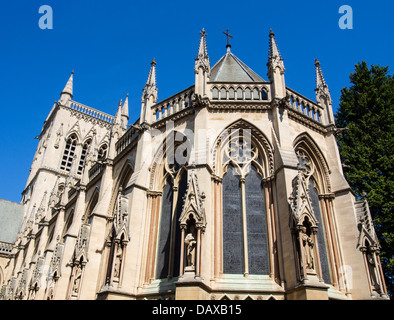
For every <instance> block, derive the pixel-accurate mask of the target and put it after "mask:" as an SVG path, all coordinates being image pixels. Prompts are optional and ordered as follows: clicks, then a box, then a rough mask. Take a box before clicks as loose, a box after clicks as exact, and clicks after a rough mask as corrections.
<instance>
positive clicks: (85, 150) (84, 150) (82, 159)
mask: <svg viewBox="0 0 394 320" xmlns="http://www.w3.org/2000/svg"><path fill="white" fill-rule="evenodd" d="M91 142H92V140H91V139H89V140H86V142H85V143H84V144H83V147H82V152H81V157H80V159H79V165H78V174H81V173H82V169H83V166H84V165H85V159H86V155H87V153H88V151H89V147H90V144H91Z"/></svg>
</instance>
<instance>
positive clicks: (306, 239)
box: [301, 226, 314, 271]
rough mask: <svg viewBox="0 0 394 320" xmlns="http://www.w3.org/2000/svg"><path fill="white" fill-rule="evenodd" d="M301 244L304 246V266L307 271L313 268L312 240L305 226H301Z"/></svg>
mask: <svg viewBox="0 0 394 320" xmlns="http://www.w3.org/2000/svg"><path fill="white" fill-rule="evenodd" d="M301 236H302V245H303V247H304V256H305V267H306V269H307V271H312V270H314V259H313V247H314V242H313V239H312V237H311V236H310V234H308V232H307V228H306V227H305V226H303V227H301Z"/></svg>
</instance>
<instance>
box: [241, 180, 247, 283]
mask: <svg viewBox="0 0 394 320" xmlns="http://www.w3.org/2000/svg"><path fill="white" fill-rule="evenodd" d="M240 183H241V208H242V231H243V247H244V276H248V275H249V255H248V226H247V220H246V195H245V178H244V177H241V178H240Z"/></svg>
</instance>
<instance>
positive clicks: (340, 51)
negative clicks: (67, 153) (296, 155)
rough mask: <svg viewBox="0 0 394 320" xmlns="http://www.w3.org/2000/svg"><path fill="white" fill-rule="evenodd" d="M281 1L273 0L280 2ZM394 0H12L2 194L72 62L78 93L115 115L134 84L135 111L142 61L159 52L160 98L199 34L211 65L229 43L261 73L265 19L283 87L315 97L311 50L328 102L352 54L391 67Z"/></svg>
mask: <svg viewBox="0 0 394 320" xmlns="http://www.w3.org/2000/svg"><path fill="white" fill-rule="evenodd" d="M345 4H346V5H350V6H351V7H352V8H353V24H354V25H353V30H341V29H340V28H339V26H338V20H339V18H340V17H341V14H339V13H338V9H339V7H340V6H341V5H345ZM41 5H50V6H51V7H52V9H53V14H54V16H53V30H41V29H40V28H39V26H38V21H39V19H40V17H41V15H40V14H39V13H38V9H39V7H40V6H41ZM277 5H278V6H277ZM393 12H394V2H393V1H392V0H386V1H383V0H375V1H361V0H358V1H354V0H353V1H349V0H346V1H345V0H343V1H336V0H334V1H333V0H330V1H302V0H301V1H287V0H282V1H280V2H279V1H262V0H259V1H249V0H244V1H233V0H227V1H223V0H222V1H213V0H212V1H203V0H200V1H187V0H183V1H178V0H176V1H173V0H166V1H164V0H160V1H157V0H151V1H133V0H127V1H126V0H123V1H121V0H112V1H101V0H94V1H93V0H91V1H86V0H85V1H84V0H80V1H75V0H67V1H66V0H64V1H61V0H56V1H55V0H45V1H44V0H40V1H37V0H24V1H21V0H13V1H2V3H1V10H0V43H1V50H0V94H1V120H0V121H1V123H0V134H1V139H0V150H1V157H0V199H6V200H10V201H16V202H19V201H20V199H21V192H22V190H23V189H24V187H25V183H26V180H27V177H28V173H29V169H30V165H31V162H32V159H33V156H34V153H35V149H36V147H37V143H38V140H35V139H34V138H35V137H36V136H37V135H39V134H40V131H41V128H42V125H43V122H44V120H45V119H46V117H47V115H48V113H49V111H50V109H51V107H52V105H53V102H54V101H55V100H57V99H58V98H59V94H60V92H61V90H62V89H63V88H64V86H65V84H66V81H67V79H68V77H69V76H70V72H71V71H72V70H75V75H74V100H76V101H78V102H80V103H83V104H86V105H89V106H91V107H93V108H96V109H99V110H101V111H104V112H107V113H110V114H113V115H114V114H115V111H116V107H117V103H118V101H119V100H120V99H124V98H125V96H126V94H127V93H129V94H130V103H131V110H130V118H131V119H130V121H131V122H133V121H135V120H136V119H137V118H138V117H139V112H140V99H141V93H142V88H143V87H144V84H145V81H146V79H147V75H148V70H149V66H150V62H151V60H152V58H153V57H155V58H156V61H157V82H158V88H159V100H162V99H164V98H166V97H168V96H170V95H172V94H174V93H176V92H178V91H180V90H182V89H184V88H187V87H189V86H190V85H192V84H193V82H194V71H193V67H194V58H195V56H196V54H197V48H198V40H199V36H200V34H199V32H200V31H201V29H202V28H205V30H206V32H207V34H208V35H207V43H208V53H209V56H210V61H211V64H212V65H213V64H214V63H215V62H216V61H217V60H218V59H219V58H220V57H221V56H222V55H223V54H224V53H225V50H226V48H225V45H226V37H225V36H224V35H223V34H222V31H223V30H226V29H227V28H228V29H229V30H230V33H231V34H232V35H233V36H234V39H232V41H231V44H232V52H233V53H234V54H235V55H237V56H238V57H239V58H240V59H241V60H242V61H243V62H245V63H246V64H247V65H248V66H249V67H251V68H252V69H253V70H254V71H256V72H257V73H258V74H259V75H260V76H262V77H263V78H265V79H267V75H266V74H267V70H266V63H267V55H268V34H269V30H270V28H272V29H273V30H274V32H275V34H276V40H277V42H278V45H279V49H280V51H281V54H282V56H283V58H284V63H285V67H286V85H287V86H289V87H290V88H292V89H294V90H296V91H298V92H300V93H301V94H303V95H305V96H307V97H308V98H311V99H314V98H315V97H314V86H315V70H314V59H315V58H318V59H319V60H320V62H321V65H322V68H323V72H324V75H325V78H326V81H327V83H328V85H329V88H330V90H331V94H332V98H333V103H334V109H335V108H336V107H337V106H338V103H339V97H340V90H341V88H343V87H345V86H348V85H349V77H348V76H349V74H350V73H351V72H352V71H353V70H354V65H355V64H356V63H357V62H358V61H362V60H365V61H366V62H367V63H368V64H369V65H370V64H379V65H384V66H390V67H391V68H390V72H391V73H392V72H393V65H394V55H393V52H394V43H393V31H394V22H393V21H394V19H393V17H392V15H393Z"/></svg>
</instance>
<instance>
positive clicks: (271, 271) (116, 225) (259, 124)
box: [0, 30, 387, 300]
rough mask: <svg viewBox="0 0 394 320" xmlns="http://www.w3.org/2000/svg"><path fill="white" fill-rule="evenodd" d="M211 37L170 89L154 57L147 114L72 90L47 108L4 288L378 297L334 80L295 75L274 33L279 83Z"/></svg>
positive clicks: (112, 295)
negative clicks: (293, 81)
mask: <svg viewBox="0 0 394 320" xmlns="http://www.w3.org/2000/svg"><path fill="white" fill-rule="evenodd" d="M226 49H227V51H226V53H225V54H224V56H223V57H222V58H221V59H220V60H219V61H218V62H217V63H216V64H214V65H213V66H211V63H210V60H209V56H208V51H207V43H206V33H205V31H204V30H203V31H202V32H201V37H200V42H199V45H198V53H197V57H196V58H195V69H194V73H195V83H194V84H193V85H192V86H189V87H187V88H185V89H184V90H183V91H181V92H179V93H177V94H175V95H173V96H171V97H168V98H167V99H165V100H162V101H160V102H159V101H158V88H157V85H156V62H155V60H153V61H152V63H151V67H150V71H149V75H148V80H147V82H146V84H145V87H144V89H143V95H142V99H141V115H140V118H139V119H138V120H137V121H136V122H135V123H133V124H131V125H129V124H128V122H129V102H128V97H126V99H125V101H124V102H123V101H121V102H120V103H119V106H118V108H117V112H116V115H115V116H111V115H108V114H105V113H103V112H101V111H98V110H96V109H93V108H91V107H88V106H85V105H83V104H81V103H78V102H76V101H74V100H73V77H74V75H73V74H72V75H71V77H70V79H69V80H68V82H67V85H66V87H65V88H64V90H63V91H62V92H61V96H60V99H59V100H58V101H57V102H56V103H55V104H54V106H53V107H52V110H51V111H50V113H49V115H48V117H47V119H46V121H45V123H44V126H43V128H42V132H41V134H40V136H39V143H38V147H37V151H36V154H35V156H34V160H33V163H32V166H31V172H30V175H29V178H28V181H27V184H26V187H25V189H24V191H23V198H22V201H21V202H22V204H23V206H24V220H23V224H22V227H21V229H20V232H19V234H18V238H17V240H16V242H15V244H14V248H13V250H12V253H10V255H9V259H8V261H7V264H5V263H3V264H2V265H1V266H0V267H1V272H2V274H3V275H4V276H3V278H2V279H3V282H2V284H1V285H2V286H1V298H2V299H60V300H64V299H211V300H222V299H241V300H242V299H253V300H267V299H370V298H373V299H382V298H384V299H385V298H387V292H386V288H385V284H384V278H383V273H382V268H381V264H380V261H379V243H378V240H377V237H376V234H375V232H374V227H373V224H372V220H371V216H370V214H369V210H368V204H367V202H366V200H362V201H358V200H357V199H356V198H355V196H354V194H353V193H352V190H351V189H350V187H349V185H348V183H347V182H346V180H345V179H344V176H343V172H342V165H341V160H340V156H339V152H338V148H337V144H336V138H335V135H336V133H337V132H338V130H339V129H338V128H337V127H336V126H335V122H334V115H333V110H332V102H331V98H330V92H329V89H328V86H327V84H326V81H325V79H324V77H323V73H322V69H321V67H320V63H319V61H318V60H316V61H315V68H316V89H315V92H316V100H315V101H313V100H310V99H308V98H306V97H305V96H303V95H301V94H300V93H298V92H296V91H294V90H292V89H291V88H289V87H287V86H286V83H285V67H284V61H283V58H282V57H281V54H280V52H279V50H278V46H277V43H276V40H275V35H274V33H273V32H272V31H271V32H270V33H269V54H268V63H267V76H268V79H266V80H265V79H263V78H262V77H260V76H259V75H258V74H256V73H255V72H254V71H253V70H252V69H251V68H249V67H248V66H247V65H245V64H244V63H243V62H242V61H241V60H240V59H239V58H238V57H237V56H235V55H234V54H233V53H232V51H231V45H230V44H228V45H227V47H226Z"/></svg>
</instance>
